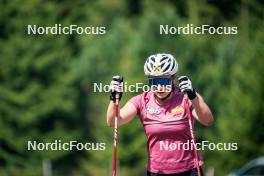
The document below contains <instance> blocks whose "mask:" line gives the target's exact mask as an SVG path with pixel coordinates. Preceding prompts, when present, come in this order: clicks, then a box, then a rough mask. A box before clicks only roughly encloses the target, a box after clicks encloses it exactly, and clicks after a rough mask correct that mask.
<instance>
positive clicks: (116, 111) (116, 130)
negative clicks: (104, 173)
mask: <svg viewBox="0 0 264 176" xmlns="http://www.w3.org/2000/svg"><path fill="white" fill-rule="evenodd" d="M119 96H120V95H119V93H116V98H115V126H114V156H113V163H112V164H113V174H112V176H116V161H117V143H118V118H119Z"/></svg>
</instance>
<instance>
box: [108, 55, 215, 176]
mask: <svg viewBox="0 0 264 176" xmlns="http://www.w3.org/2000/svg"><path fill="white" fill-rule="evenodd" d="M177 71H178V64H177V61H176V59H175V58H174V57H173V56H172V55H170V54H155V55H151V56H150V57H148V59H147V60H146V63H145V65H144V72H145V75H146V76H147V77H148V81H149V86H150V88H151V89H150V91H148V92H144V93H142V94H139V95H137V96H135V97H133V98H131V99H130V100H129V101H128V102H127V103H126V104H125V106H123V107H122V108H121V109H120V116H119V119H118V125H119V126H120V125H123V124H126V123H128V122H129V121H131V120H132V119H133V118H134V117H135V116H136V115H139V117H140V121H141V123H142V125H143V127H144V129H145V133H146V136H147V151H148V164H147V176H161V175H164V176H165V175H171V176H173V175H174V176H178V175H182V176H185V175H186V176H194V175H198V171H197V169H196V165H199V166H201V165H202V164H203V162H202V160H201V159H200V157H199V159H198V161H197V160H195V154H194V152H193V148H191V147H190V145H189V148H188V147H183V146H184V145H185V146H186V143H189V144H191V140H192V137H191V133H190V126H189V124H188V113H187V112H188V111H189V112H191V115H192V117H194V119H195V120H197V121H198V122H200V123H201V124H203V125H205V126H210V125H212V124H213V122H214V118H213V115H212V113H211V111H210V109H209V107H208V106H207V104H206V103H205V102H204V100H203V98H202V96H201V95H200V94H198V93H197V92H196V91H195V89H194V88H193V87H192V83H191V81H190V79H189V78H188V77H187V76H181V77H179V78H178V80H179V82H180V84H179V85H178V86H177V85H175V83H174V80H175V78H177V75H176V73H177ZM121 80H122V81H121ZM110 90H111V95H110V103H109V106H108V110H107V124H108V126H110V127H113V126H114V116H115V112H114V110H115V108H114V106H115V104H114V102H115V94H116V92H119V95H120V98H121V95H122V92H123V79H119V76H114V77H113V80H112V81H111V83H110ZM185 93H186V94H187V95H188V99H189V100H188V101H189V107H185V104H184V100H185V99H184V94H185ZM186 108H189V110H188V111H187V110H186ZM187 145H188V144H187ZM175 146H177V148H175ZM197 157H198V156H197ZM198 163H199V164H198Z"/></svg>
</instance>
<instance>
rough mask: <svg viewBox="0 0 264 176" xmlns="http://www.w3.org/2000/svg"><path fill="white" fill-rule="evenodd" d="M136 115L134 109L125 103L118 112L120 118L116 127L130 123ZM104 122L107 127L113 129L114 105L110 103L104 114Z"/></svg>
mask: <svg viewBox="0 0 264 176" xmlns="http://www.w3.org/2000/svg"><path fill="white" fill-rule="evenodd" d="M136 115H137V109H136V107H135V106H134V105H133V104H132V103H130V102H127V103H126V105H125V106H124V107H123V108H122V109H121V110H120V117H119V119H118V125H123V124H126V123H128V122H129V121H131V120H132V119H133V118H134V117H135V116H136ZM106 121H107V125H108V126H109V127H114V123H115V104H114V102H113V101H110V103H109V105H108V109H107V114H106Z"/></svg>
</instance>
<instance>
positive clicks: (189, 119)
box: [184, 93, 202, 176]
mask: <svg viewBox="0 0 264 176" xmlns="http://www.w3.org/2000/svg"><path fill="white" fill-rule="evenodd" d="M184 104H185V108H186V111H187V115H188V121H189V126H190V133H191V137H192V140H193V144H194V156H195V164H196V168H197V172H198V176H202V175H201V170H200V166H199V158H198V152H197V149H196V138H195V135H194V126H193V118H192V115H191V112H190V108H189V100H188V95H187V93H185V94H184Z"/></svg>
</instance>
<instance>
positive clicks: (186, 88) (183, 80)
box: [178, 76, 196, 100]
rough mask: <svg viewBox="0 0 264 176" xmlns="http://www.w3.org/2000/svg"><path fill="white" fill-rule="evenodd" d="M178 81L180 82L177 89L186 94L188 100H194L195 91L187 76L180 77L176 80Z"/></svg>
mask: <svg viewBox="0 0 264 176" xmlns="http://www.w3.org/2000/svg"><path fill="white" fill-rule="evenodd" d="M178 80H179V82H180V84H179V87H180V90H181V92H186V93H187V95H188V98H189V99H190V100H193V99H195V97H196V92H195V89H194V88H193V87H192V82H191V80H190V79H189V78H188V77H187V76H181V77H179V78H178Z"/></svg>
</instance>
